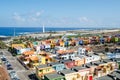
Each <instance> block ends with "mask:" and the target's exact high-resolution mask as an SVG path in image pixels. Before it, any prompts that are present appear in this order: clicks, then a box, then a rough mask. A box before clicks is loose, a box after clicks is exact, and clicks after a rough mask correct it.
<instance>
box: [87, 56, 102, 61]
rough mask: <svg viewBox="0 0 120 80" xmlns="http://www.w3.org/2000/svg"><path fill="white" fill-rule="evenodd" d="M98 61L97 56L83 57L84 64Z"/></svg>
mask: <svg viewBox="0 0 120 80" xmlns="http://www.w3.org/2000/svg"><path fill="white" fill-rule="evenodd" d="M100 59H101V58H100V56H98V55H88V56H85V63H90V62H94V61H98V60H100Z"/></svg>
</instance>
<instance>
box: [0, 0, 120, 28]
mask: <svg viewBox="0 0 120 80" xmlns="http://www.w3.org/2000/svg"><path fill="white" fill-rule="evenodd" d="M119 4H120V0H1V1H0V26H1V27H15V26H16V27H40V26H42V25H43V24H44V25H45V26H47V27H120V5H119Z"/></svg>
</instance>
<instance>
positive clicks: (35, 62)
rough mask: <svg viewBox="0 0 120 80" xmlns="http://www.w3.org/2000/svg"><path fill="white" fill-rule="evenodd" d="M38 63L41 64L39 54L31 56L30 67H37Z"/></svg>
mask: <svg viewBox="0 0 120 80" xmlns="http://www.w3.org/2000/svg"><path fill="white" fill-rule="evenodd" d="M38 65H39V58H38V56H37V55H32V56H30V61H29V67H30V68H35V67H36V66H38Z"/></svg>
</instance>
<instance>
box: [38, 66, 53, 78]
mask: <svg viewBox="0 0 120 80" xmlns="http://www.w3.org/2000/svg"><path fill="white" fill-rule="evenodd" d="M53 72H55V70H54V69H53V68H52V67H50V66H49V65H48V64H44V65H39V66H37V67H36V75H37V77H38V78H39V79H40V80H41V79H42V78H44V75H45V74H48V73H53Z"/></svg>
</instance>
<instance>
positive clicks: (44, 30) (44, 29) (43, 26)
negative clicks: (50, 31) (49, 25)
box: [43, 24, 45, 33]
mask: <svg viewBox="0 0 120 80" xmlns="http://www.w3.org/2000/svg"><path fill="white" fill-rule="evenodd" d="M43 33H45V26H44V24H43Z"/></svg>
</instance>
